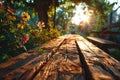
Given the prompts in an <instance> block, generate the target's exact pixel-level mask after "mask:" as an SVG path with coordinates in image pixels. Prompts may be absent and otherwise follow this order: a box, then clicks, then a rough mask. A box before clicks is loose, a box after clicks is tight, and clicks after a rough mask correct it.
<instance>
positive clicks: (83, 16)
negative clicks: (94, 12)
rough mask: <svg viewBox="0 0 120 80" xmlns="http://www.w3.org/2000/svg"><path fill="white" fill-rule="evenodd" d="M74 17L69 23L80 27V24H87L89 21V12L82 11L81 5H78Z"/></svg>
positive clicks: (86, 10)
mask: <svg viewBox="0 0 120 80" xmlns="http://www.w3.org/2000/svg"><path fill="white" fill-rule="evenodd" d="M74 12H75V15H74V16H73V18H72V20H71V22H72V23H73V24H76V25H80V24H81V22H84V23H88V22H89V19H90V15H91V14H90V12H89V10H88V9H87V8H86V9H83V5H81V4H80V5H79V6H77V7H76V9H75V11H74Z"/></svg>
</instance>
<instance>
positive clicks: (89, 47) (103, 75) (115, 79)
mask: <svg viewBox="0 0 120 80" xmlns="http://www.w3.org/2000/svg"><path fill="white" fill-rule="evenodd" d="M77 45H78V48H79V52H81V53H80V56H81V57H82V58H83V60H84V61H83V62H84V64H86V65H85V67H86V69H87V70H88V73H89V74H91V78H92V79H93V80H120V63H119V61H117V60H115V59H114V58H112V57H111V56H110V55H108V54H107V53H105V52H104V51H103V50H101V49H99V48H98V47H96V46H95V45H93V44H92V43H90V42H89V41H87V40H86V39H84V38H83V37H79V40H77Z"/></svg>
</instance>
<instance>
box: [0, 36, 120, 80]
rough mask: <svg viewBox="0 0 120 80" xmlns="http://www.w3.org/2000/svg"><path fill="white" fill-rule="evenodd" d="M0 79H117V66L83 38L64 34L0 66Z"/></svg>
mask: <svg viewBox="0 0 120 80" xmlns="http://www.w3.org/2000/svg"><path fill="white" fill-rule="evenodd" d="M39 48H41V49H44V50H45V53H44V54H42V55H40V54H38V49H39ZM0 80H120V63H119V62H118V61H117V60H115V59H114V58H112V57H111V56H109V55H108V54H107V53H105V52H104V51H102V50H101V49H99V48H98V47H96V46H95V45H93V44H92V43H90V42H88V41H87V40H86V39H84V38H83V37H81V36H79V35H65V36H61V37H59V38H56V39H54V40H51V41H50V42H48V43H46V44H44V45H42V46H41V47H38V48H35V49H33V50H31V51H29V53H23V54H21V55H19V56H17V57H15V58H13V59H11V60H9V61H8V62H6V63H2V64H0Z"/></svg>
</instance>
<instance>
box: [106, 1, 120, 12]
mask: <svg viewBox="0 0 120 80" xmlns="http://www.w3.org/2000/svg"><path fill="white" fill-rule="evenodd" d="M106 1H109V2H110V3H113V2H118V3H117V4H116V5H115V6H114V8H113V10H115V9H117V8H118V7H119V6H120V0H106Z"/></svg>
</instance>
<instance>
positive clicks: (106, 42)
mask: <svg viewBox="0 0 120 80" xmlns="http://www.w3.org/2000/svg"><path fill="white" fill-rule="evenodd" d="M87 39H88V40H90V41H91V42H93V43H94V44H96V45H98V46H99V47H101V48H103V49H104V48H105V49H108V48H120V44H118V43H115V42H112V41H109V40H105V39H101V38H97V37H87Z"/></svg>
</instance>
